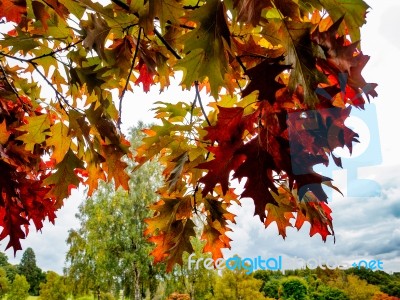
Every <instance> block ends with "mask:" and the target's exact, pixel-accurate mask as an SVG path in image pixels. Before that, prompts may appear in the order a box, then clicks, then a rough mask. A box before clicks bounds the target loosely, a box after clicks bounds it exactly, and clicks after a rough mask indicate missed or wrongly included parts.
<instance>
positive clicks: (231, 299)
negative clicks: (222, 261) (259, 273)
mask: <svg viewBox="0 0 400 300" xmlns="http://www.w3.org/2000/svg"><path fill="white" fill-rule="evenodd" d="M261 286H262V280H259V279H256V278H254V277H253V276H251V275H247V274H246V273H245V271H244V270H236V269H235V270H229V269H225V270H223V272H222V276H218V277H217V280H216V284H215V289H214V297H213V298H211V299H215V300H238V299H241V300H264V299H265V297H264V295H263V294H262V293H261V292H260V287H261Z"/></svg>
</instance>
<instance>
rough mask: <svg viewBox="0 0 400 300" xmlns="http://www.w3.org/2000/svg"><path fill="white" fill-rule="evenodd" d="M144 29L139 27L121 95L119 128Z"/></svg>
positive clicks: (119, 127)
mask: <svg viewBox="0 0 400 300" xmlns="http://www.w3.org/2000/svg"><path fill="white" fill-rule="evenodd" d="M142 29H143V28H142V27H139V34H138V38H137V42H136V49H135V54H133V59H132V64H131V68H130V70H129V74H128V77H127V78H126V82H125V86H124V89H123V90H122V93H121V96H120V97H119V116H118V122H117V127H118V129H119V130H121V116H122V100H123V99H124V96H125V93H126V91H127V89H128V84H129V78H130V77H131V75H132V72H133V68H134V67H135V61H136V57H137V55H138V53H139V45H140V38H141V35H142Z"/></svg>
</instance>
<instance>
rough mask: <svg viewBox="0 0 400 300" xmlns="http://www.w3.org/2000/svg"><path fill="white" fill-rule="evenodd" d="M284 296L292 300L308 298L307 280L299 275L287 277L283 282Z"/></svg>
mask: <svg viewBox="0 0 400 300" xmlns="http://www.w3.org/2000/svg"><path fill="white" fill-rule="evenodd" d="M281 286H282V298H283V299H290V300H305V299H308V296H307V294H308V286H307V282H306V281H305V280H303V279H301V278H299V277H289V278H285V279H284V280H283V281H282V282H281Z"/></svg>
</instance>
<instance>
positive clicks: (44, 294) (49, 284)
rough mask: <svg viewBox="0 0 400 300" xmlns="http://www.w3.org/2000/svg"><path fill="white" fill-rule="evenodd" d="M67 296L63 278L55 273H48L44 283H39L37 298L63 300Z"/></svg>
mask: <svg viewBox="0 0 400 300" xmlns="http://www.w3.org/2000/svg"><path fill="white" fill-rule="evenodd" d="M67 296H68V287H67V286H66V284H65V283H64V278H63V277H62V276H60V275H58V274H57V273H56V272H53V271H48V272H47V274H46V282H42V283H40V293H39V298H40V299H43V300H65V299H67Z"/></svg>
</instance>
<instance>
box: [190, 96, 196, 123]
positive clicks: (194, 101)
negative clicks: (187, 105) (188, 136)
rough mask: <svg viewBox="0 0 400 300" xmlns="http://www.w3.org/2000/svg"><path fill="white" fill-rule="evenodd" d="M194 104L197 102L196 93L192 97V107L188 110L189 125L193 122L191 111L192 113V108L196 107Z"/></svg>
mask: <svg viewBox="0 0 400 300" xmlns="http://www.w3.org/2000/svg"><path fill="white" fill-rule="evenodd" d="M196 102H197V93H196V95H195V96H194V100H193V103H192V107H191V109H190V123H189V124H192V121H193V111H194V108H195V107H196Z"/></svg>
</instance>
